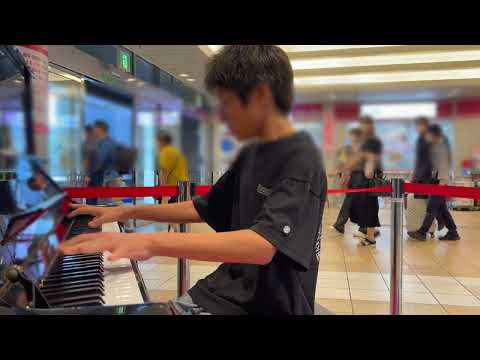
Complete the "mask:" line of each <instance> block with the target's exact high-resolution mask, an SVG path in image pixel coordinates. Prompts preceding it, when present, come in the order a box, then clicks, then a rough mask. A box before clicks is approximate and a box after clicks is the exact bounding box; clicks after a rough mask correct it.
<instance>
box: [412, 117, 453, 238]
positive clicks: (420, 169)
mask: <svg viewBox="0 0 480 360" xmlns="http://www.w3.org/2000/svg"><path fill="white" fill-rule="evenodd" d="M428 126H429V121H428V119H427V118H426V117H424V116H420V117H418V118H417V119H416V120H415V128H416V130H417V134H418V139H417V143H416V146H415V167H414V170H413V174H412V183H420V184H429V183H432V180H433V168H432V159H431V154H430V144H429V142H428V141H427V138H426V134H427V130H428ZM446 145H447V146H448V142H446ZM425 198H427V197H425ZM437 224H438V231H441V230H443V228H444V227H445V222H444V220H443V217H442V215H441V214H440V213H438V215H437Z"/></svg>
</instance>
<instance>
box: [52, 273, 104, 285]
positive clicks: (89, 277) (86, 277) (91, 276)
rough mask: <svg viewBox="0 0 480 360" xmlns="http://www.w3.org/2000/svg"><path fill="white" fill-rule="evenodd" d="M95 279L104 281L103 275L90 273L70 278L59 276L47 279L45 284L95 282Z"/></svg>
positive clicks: (70, 276)
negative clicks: (78, 281)
mask: <svg viewBox="0 0 480 360" xmlns="http://www.w3.org/2000/svg"><path fill="white" fill-rule="evenodd" d="M95 279H103V273H89V274H79V275H68V276H59V277H55V278H53V279H50V278H48V277H47V278H46V279H45V280H44V284H45V285H48V284H52V283H58V282H65V281H74V280H95Z"/></svg>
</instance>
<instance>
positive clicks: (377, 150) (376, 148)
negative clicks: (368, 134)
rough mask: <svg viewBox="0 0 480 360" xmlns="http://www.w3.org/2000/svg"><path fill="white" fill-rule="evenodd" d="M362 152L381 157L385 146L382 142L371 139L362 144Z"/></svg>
mask: <svg viewBox="0 0 480 360" xmlns="http://www.w3.org/2000/svg"><path fill="white" fill-rule="evenodd" d="M362 151H365V152H369V153H372V154H376V155H381V154H382V151H383V145H382V143H381V142H380V140H378V139H376V138H370V139H367V140H366V141H365V142H364V143H363V144H362Z"/></svg>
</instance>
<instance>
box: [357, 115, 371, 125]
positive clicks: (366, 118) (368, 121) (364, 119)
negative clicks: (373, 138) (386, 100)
mask: <svg viewBox="0 0 480 360" xmlns="http://www.w3.org/2000/svg"><path fill="white" fill-rule="evenodd" d="M360 123H362V124H369V125H373V119H372V117H371V116H368V115H365V116H362V117H360Z"/></svg>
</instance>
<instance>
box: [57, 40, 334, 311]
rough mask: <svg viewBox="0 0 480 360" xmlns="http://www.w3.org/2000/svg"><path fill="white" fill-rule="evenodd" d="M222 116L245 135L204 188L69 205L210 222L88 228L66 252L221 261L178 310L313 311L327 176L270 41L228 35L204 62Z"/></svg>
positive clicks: (104, 214)
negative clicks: (162, 198)
mask: <svg viewBox="0 0 480 360" xmlns="http://www.w3.org/2000/svg"><path fill="white" fill-rule="evenodd" d="M205 83H206V86H207V88H208V89H209V90H210V91H212V92H213V93H214V94H215V95H216V97H217V98H218V101H219V114H220V117H221V119H222V120H223V121H225V123H226V124H227V126H228V127H229V128H230V130H231V132H232V133H233V134H234V135H235V136H236V137H237V138H238V139H239V140H240V141H249V142H250V143H249V144H248V145H246V146H245V147H244V148H243V149H242V150H241V152H240V153H239V155H238V157H237V158H236V160H235V161H234V162H233V164H232V165H231V167H230V168H229V170H228V171H227V172H226V173H225V174H224V175H223V176H222V177H221V178H220V179H219V180H218V181H217V183H216V184H215V185H214V186H213V188H212V189H211V191H210V192H209V193H208V194H207V195H205V196H203V197H199V198H196V199H194V200H193V201H187V202H182V203H177V204H165V205H143V206H125V207H124V206H119V207H115V208H97V207H93V206H84V205H72V207H73V208H74V209H75V210H74V211H73V212H72V213H71V214H70V216H75V215H78V214H90V215H94V216H95V218H94V219H93V220H92V221H91V223H90V224H89V225H90V226H92V227H97V226H99V225H101V224H103V223H110V222H114V221H125V220H127V219H132V218H136V219H144V220H150V221H158V222H166V223H195V222H206V223H208V224H209V225H210V226H211V227H212V228H213V229H214V230H215V231H216V232H215V233H212V234H194V233H150V234H125V233H96V234H86V235H80V236H78V237H77V238H75V239H72V240H69V241H67V242H65V243H63V245H62V247H61V249H62V251H63V252H64V253H65V254H77V253H93V252H100V251H108V252H110V253H111V259H112V260H115V259H120V258H130V259H136V260H145V259H148V258H150V257H152V256H168V257H178V258H187V259H193V260H203V261H216V262H222V263H223V264H222V265H221V266H220V267H219V268H218V269H217V270H216V271H215V272H213V273H212V274H210V275H209V276H207V277H206V278H205V279H202V280H200V281H198V282H197V284H196V285H194V286H193V287H192V288H191V289H190V290H189V291H188V295H187V296H184V297H182V298H180V299H177V300H176V301H174V303H176V304H177V305H178V304H180V306H183V309H184V310H185V313H210V314H215V315H216V314H218V315H222V314H313V312H314V298H315V287H316V281H317V272H318V261H319V255H320V240H321V226H322V216H323V209H324V203H325V197H326V190H327V180H326V175H325V170H324V166H323V163H322V159H321V156H320V155H319V153H318V151H317V149H316V147H315V145H314V143H313V141H312V139H311V138H310V136H309V135H307V134H306V133H304V132H295V130H294V128H293V127H292V124H291V123H290V121H289V118H288V115H289V113H290V111H291V108H292V102H293V71H292V68H291V65H290V62H289V59H288V57H287V55H286V54H285V53H284V52H283V50H281V49H280V48H279V47H276V46H270V45H230V46H225V47H224V48H223V49H222V50H221V51H220V53H218V54H217V55H215V56H214V57H213V58H212V60H211V62H210V63H209V65H208V67H207V75H206V80H205Z"/></svg>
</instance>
